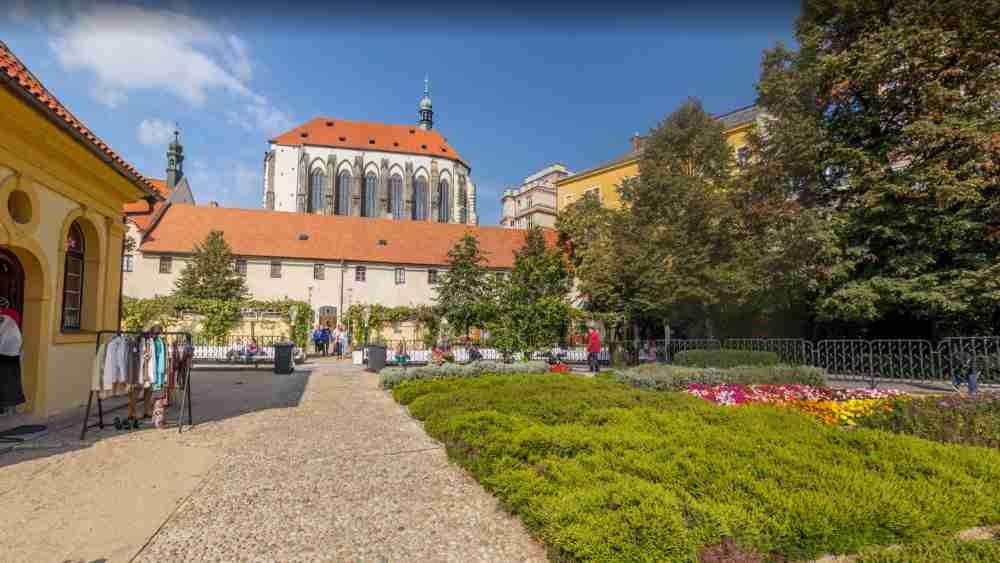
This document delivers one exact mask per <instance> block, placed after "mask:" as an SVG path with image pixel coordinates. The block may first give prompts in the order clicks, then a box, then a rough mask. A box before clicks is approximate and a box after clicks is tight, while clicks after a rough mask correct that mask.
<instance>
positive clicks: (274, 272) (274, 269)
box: [271, 260, 281, 278]
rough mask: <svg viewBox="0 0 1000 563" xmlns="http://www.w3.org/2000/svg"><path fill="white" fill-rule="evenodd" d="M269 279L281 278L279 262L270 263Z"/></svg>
mask: <svg viewBox="0 0 1000 563" xmlns="http://www.w3.org/2000/svg"><path fill="white" fill-rule="evenodd" d="M271 277H272V278H280V277H281V261H280V260H272V261H271Z"/></svg>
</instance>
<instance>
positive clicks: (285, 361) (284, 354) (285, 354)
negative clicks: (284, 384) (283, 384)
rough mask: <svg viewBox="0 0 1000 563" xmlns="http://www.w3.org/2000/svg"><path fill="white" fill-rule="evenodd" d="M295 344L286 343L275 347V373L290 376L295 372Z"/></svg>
mask: <svg viewBox="0 0 1000 563" xmlns="http://www.w3.org/2000/svg"><path fill="white" fill-rule="evenodd" d="M294 348H295V344H292V343H291V342H285V343H280V344H275V345H274V373H279V374H281V375H288V374H290V373H292V372H293V371H295V368H294V366H293V365H292V350H293V349H294Z"/></svg>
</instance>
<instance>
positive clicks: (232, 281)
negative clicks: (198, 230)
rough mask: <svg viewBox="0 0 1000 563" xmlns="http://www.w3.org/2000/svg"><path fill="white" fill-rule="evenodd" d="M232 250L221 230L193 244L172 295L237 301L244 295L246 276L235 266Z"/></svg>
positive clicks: (245, 291) (245, 292) (245, 293)
mask: <svg viewBox="0 0 1000 563" xmlns="http://www.w3.org/2000/svg"><path fill="white" fill-rule="evenodd" d="M234 263H235V262H234V259H233V253H232V250H231V249H230V248H229V243H227V242H226V238H225V236H224V235H223V233H222V231H211V232H210V233H208V236H207V237H205V242H203V243H201V244H196V245H195V247H194V252H193V254H192V255H191V258H190V260H189V261H188V263H187V265H186V266H185V267H184V270H183V271H182V272H181V275H180V277H179V278H177V282H176V287H177V289H176V290H175V292H174V293H175V295H177V296H178V297H181V298H187V299H215V300H220V301H234V302H235V301H240V300H242V299H244V298H245V297H246V296H247V284H246V279H244V278H243V276H242V275H240V274H239V272H237V271H236V269H235V268H234V267H233V266H234Z"/></svg>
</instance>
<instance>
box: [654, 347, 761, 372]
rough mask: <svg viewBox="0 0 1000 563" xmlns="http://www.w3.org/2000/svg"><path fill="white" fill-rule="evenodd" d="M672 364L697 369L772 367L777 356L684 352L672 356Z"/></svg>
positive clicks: (730, 352) (700, 351)
mask: <svg viewBox="0 0 1000 563" xmlns="http://www.w3.org/2000/svg"><path fill="white" fill-rule="evenodd" d="M674 363H675V364H677V365H679V366H689V367H699V368H732V367H736V366H774V365H778V355H777V354H775V353H774V352H751V351H749V350H684V351H683V352H677V353H676V354H674Z"/></svg>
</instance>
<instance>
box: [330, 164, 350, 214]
mask: <svg viewBox="0 0 1000 563" xmlns="http://www.w3.org/2000/svg"><path fill="white" fill-rule="evenodd" d="M334 205H335V206H336V209H334V213H336V214H337V215H350V214H351V173H350V172H348V171H347V170H342V171H341V172H340V175H339V176H337V199H336V202H335V203H334Z"/></svg>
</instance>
